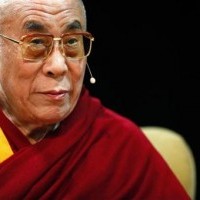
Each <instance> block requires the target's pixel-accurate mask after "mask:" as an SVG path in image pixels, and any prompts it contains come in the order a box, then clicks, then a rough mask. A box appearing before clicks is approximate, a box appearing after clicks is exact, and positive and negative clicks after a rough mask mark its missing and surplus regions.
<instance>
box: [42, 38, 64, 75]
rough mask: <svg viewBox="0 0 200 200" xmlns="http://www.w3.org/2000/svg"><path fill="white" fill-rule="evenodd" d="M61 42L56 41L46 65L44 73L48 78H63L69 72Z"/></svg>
mask: <svg viewBox="0 0 200 200" xmlns="http://www.w3.org/2000/svg"><path fill="white" fill-rule="evenodd" d="M59 42H60V41H54V47H53V49H52V51H51V53H50V55H49V56H48V58H47V59H46V61H45V63H44V66H43V72H44V73H45V74H46V75H47V76H53V77H58V76H63V75H64V74H65V73H66V72H67V71H68V66H67V62H66V59H65V57H64V56H63V54H62V50H61V48H60V43H59Z"/></svg>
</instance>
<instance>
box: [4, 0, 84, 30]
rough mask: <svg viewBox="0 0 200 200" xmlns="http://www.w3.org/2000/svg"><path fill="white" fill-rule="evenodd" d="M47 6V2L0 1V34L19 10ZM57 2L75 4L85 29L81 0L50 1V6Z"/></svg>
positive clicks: (37, 0)
mask: <svg viewBox="0 0 200 200" xmlns="http://www.w3.org/2000/svg"><path fill="white" fill-rule="evenodd" d="M33 2H34V3H35V4H38V5H39V4H44V5H48V3H49V2H50V1H49V0H0V16H1V17H0V32H2V31H3V28H4V25H9V22H10V21H12V20H13V19H16V16H15V13H18V12H19V11H20V9H21V8H22V7H23V6H25V5H28V4H30V3H33ZM58 2H60V3H62V4H63V5H64V4H70V3H72V2H73V3H75V4H76V5H77V6H78V7H79V8H80V11H81V15H82V16H83V19H84V24H83V25H84V27H83V28H84V29H86V26H87V25H86V10H85V6H84V4H83V1H82V0H51V5H53V4H55V5H56V4H57V3H58Z"/></svg>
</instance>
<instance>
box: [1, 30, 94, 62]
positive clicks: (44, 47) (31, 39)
mask: <svg viewBox="0 0 200 200" xmlns="http://www.w3.org/2000/svg"><path fill="white" fill-rule="evenodd" d="M0 36H1V37H3V38H5V39H8V40H10V41H12V42H15V43H17V44H19V45H20V47H21V52H22V57H23V59H24V60H27V61H39V60H44V59H46V58H47V57H48V56H49V55H50V54H51V52H52V49H53V47H54V41H59V44H60V48H61V53H62V55H63V56H64V57H65V58H67V59H73V60H78V59H81V58H84V57H87V56H89V55H90V52H91V48H92V42H93V41H94V37H93V36H92V34H91V33H89V32H75V33H65V34H62V35H61V37H54V36H53V35H51V34H41V33H33V34H28V35H24V36H22V37H21V39H20V40H19V41H18V40H15V39H13V38H10V37H8V36H6V35H3V34H0Z"/></svg>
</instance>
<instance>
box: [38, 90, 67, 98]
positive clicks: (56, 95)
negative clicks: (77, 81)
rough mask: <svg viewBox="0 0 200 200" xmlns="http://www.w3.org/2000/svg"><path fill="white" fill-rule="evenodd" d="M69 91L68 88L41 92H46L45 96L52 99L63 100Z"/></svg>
mask: <svg viewBox="0 0 200 200" xmlns="http://www.w3.org/2000/svg"><path fill="white" fill-rule="evenodd" d="M68 93H69V91H68V90H58V91H57V90H49V91H45V92H41V94H44V95H45V96H48V97H49V98H51V99H54V100H61V99H63V98H65V96H66V95H67V94H68Z"/></svg>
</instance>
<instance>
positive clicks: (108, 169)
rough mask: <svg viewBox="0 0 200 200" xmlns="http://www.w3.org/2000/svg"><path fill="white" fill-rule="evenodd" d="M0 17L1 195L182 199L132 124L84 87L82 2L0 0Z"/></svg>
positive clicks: (5, 198) (86, 41) (86, 45)
mask: <svg viewBox="0 0 200 200" xmlns="http://www.w3.org/2000/svg"><path fill="white" fill-rule="evenodd" d="M0 16H1V18H0V105H1V111H0V199H1V200H22V199H26V200H36V199H40V200H50V199H53V200H122V199H123V200H159V199H161V200H175V199H176V200H188V199H190V198H189V196H188V195H187V193H186V192H185V190H184V189H183V187H182V185H181V184H180V182H179V181H178V180H177V178H176V177H175V175H174V174H173V172H172V171H171V169H170V168H169V166H168V165H167V164H166V162H165V161H164V160H163V158H162V157H161V155H160V154H159V153H158V152H157V151H156V150H155V148H154V147H153V146H152V145H151V144H150V142H149V141H148V139H147V138H146V137H145V135H144V134H143V132H142V131H141V130H140V128H139V127H138V126H137V125H136V124H135V123H134V122H133V121H131V120H129V119H128V118H126V117H124V116H121V115H119V114H118V113H116V112H114V111H112V110H110V109H109V108H106V107H105V106H103V105H102V103H101V101H100V100H99V99H97V98H96V97H92V96H91V95H90V93H89V91H88V90H87V89H86V87H85V86H84V85H83V80H84V74H85V69H86V67H87V66H88V65H87V56H88V55H89V54H90V51H91V47H92V42H93V40H94V38H93V36H92V34H91V33H90V32H88V31H87V28H86V27H87V26H86V12H85V8H84V5H83V2H81V1H80V0H0ZM88 68H89V66H88ZM91 81H92V82H94V78H92V80H91Z"/></svg>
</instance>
